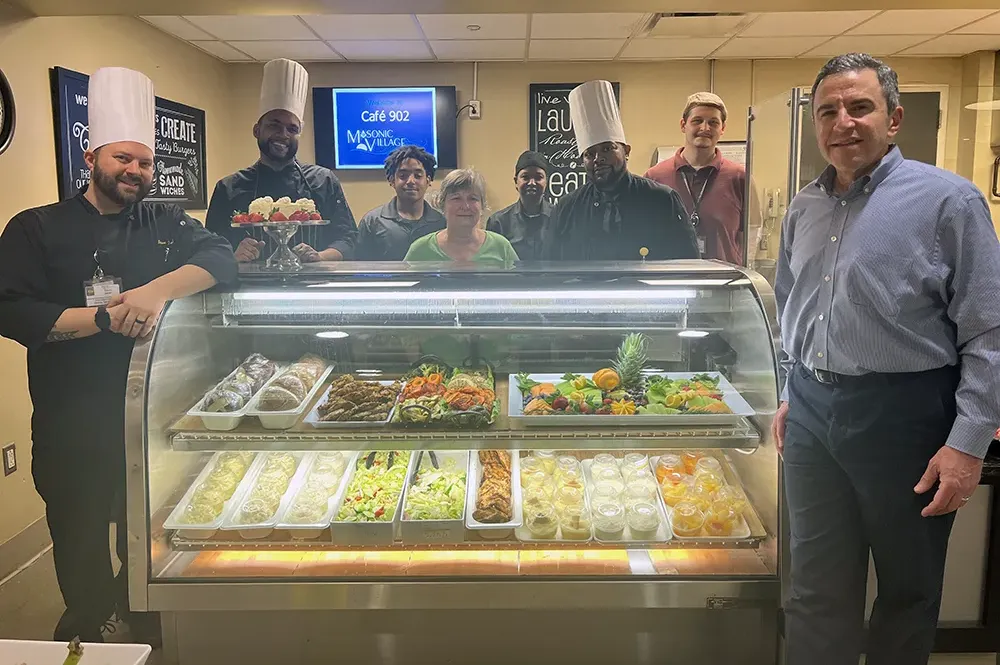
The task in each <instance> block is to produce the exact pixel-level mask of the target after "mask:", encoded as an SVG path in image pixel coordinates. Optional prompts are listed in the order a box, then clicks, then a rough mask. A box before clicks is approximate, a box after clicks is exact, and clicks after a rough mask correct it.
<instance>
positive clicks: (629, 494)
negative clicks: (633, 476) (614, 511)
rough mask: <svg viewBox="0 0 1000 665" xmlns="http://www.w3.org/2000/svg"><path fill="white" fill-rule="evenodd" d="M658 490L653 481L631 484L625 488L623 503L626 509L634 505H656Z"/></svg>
mask: <svg viewBox="0 0 1000 665" xmlns="http://www.w3.org/2000/svg"><path fill="white" fill-rule="evenodd" d="M657 489H658V488H657V486H656V483H655V482H653V481H649V482H648V483H644V482H639V483H629V485H628V487H626V488H625V493H624V494H622V502H623V503H624V504H625V507H626V508H628V507H629V506H630V505H632V504H633V503H655V502H656V492H657Z"/></svg>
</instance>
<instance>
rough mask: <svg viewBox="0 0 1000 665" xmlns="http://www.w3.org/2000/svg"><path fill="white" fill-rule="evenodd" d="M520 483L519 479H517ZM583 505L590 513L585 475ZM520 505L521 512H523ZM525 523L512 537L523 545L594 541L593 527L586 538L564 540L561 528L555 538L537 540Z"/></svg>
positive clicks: (515, 530) (522, 492)
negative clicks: (523, 543) (515, 537)
mask: <svg viewBox="0 0 1000 665" xmlns="http://www.w3.org/2000/svg"><path fill="white" fill-rule="evenodd" d="M518 482H520V479H518ZM521 494H522V495H523V494H524V488H523V487H522V488H521ZM583 503H584V506H586V508H587V512H590V489H589V480H588V478H587V476H586V475H584V478H583ZM523 510H524V509H523V505H522V512H523ZM524 521H525V523H524V524H522V525H521V526H519V527H517V528H516V529H514V535H515V536H517V539H518V540H520V541H521V542H525V543H580V544H584V543H589V542H590V541H592V540H593V539H594V525H593V524H591V525H590V536H589V537H588V538H564V537H563V534H562V527H559V529H558V530H557V531H556V537H555V538H539V537H538V536H536V535H534V534H533V533H531V529H529V528H528V525H527V519H525V520H524Z"/></svg>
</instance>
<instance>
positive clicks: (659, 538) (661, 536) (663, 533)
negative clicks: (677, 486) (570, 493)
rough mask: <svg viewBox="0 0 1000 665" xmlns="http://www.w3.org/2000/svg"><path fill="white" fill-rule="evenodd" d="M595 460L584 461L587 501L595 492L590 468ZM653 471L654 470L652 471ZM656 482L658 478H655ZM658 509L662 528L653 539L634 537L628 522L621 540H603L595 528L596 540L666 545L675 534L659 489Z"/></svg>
mask: <svg viewBox="0 0 1000 665" xmlns="http://www.w3.org/2000/svg"><path fill="white" fill-rule="evenodd" d="M621 463H622V460H621V459H619V460H618V466H619V468H621ZM593 464H594V460H593V459H585V460H583V477H584V482H585V483H586V487H587V500H588V502H589V501H590V493H591V492H593V490H594V479H593V477H591V475H590V467H591V466H593ZM650 471H652V469H650ZM653 478H654V482H655V478H656V476H653ZM656 509H657V511H658V512H659V513H660V526H659V527H658V528H657V529H656V535H655V536H653V538H638V537H635V536H633V535H632V529H631V528H630V527H629V525H628V522H626V523H625V530H624V531H623V532H622V537H621V538H616V539H612V540H606V539H603V538H601V537H600V536H599V535H598V534H597V528H596V527H595V528H594V540H596V541H597V542H599V543H622V544H625V545H648V544H650V543H665V542H667V541H668V540H670V539H671V538H672V537H673V533H672V532H671V529H670V522H669V521H667V507H666V504H665V503H663V496H662V495H661V494H660V491H659V487H657V491H656Z"/></svg>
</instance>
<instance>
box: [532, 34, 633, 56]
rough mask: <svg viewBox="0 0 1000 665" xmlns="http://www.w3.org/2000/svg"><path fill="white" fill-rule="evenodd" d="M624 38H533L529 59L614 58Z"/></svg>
mask: <svg viewBox="0 0 1000 665" xmlns="http://www.w3.org/2000/svg"><path fill="white" fill-rule="evenodd" d="M624 43H625V40H624V39H532V40H531V44H529V45H528V59H529V60H612V59H613V58H614V57H615V56H616V55H617V54H618V51H620V50H621V48H622V45H623V44H624Z"/></svg>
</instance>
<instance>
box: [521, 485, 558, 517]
mask: <svg viewBox="0 0 1000 665" xmlns="http://www.w3.org/2000/svg"><path fill="white" fill-rule="evenodd" d="M522 500H523V502H524V510H526V511H527V510H528V509H529V508H531V507H532V506H533V505H534V504H538V503H549V502H550V501H551V498H550V497H549V495H548V494H546V493H545V490H543V489H542V488H541V487H532V488H530V489H525V490H524V495H523V498H522Z"/></svg>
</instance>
